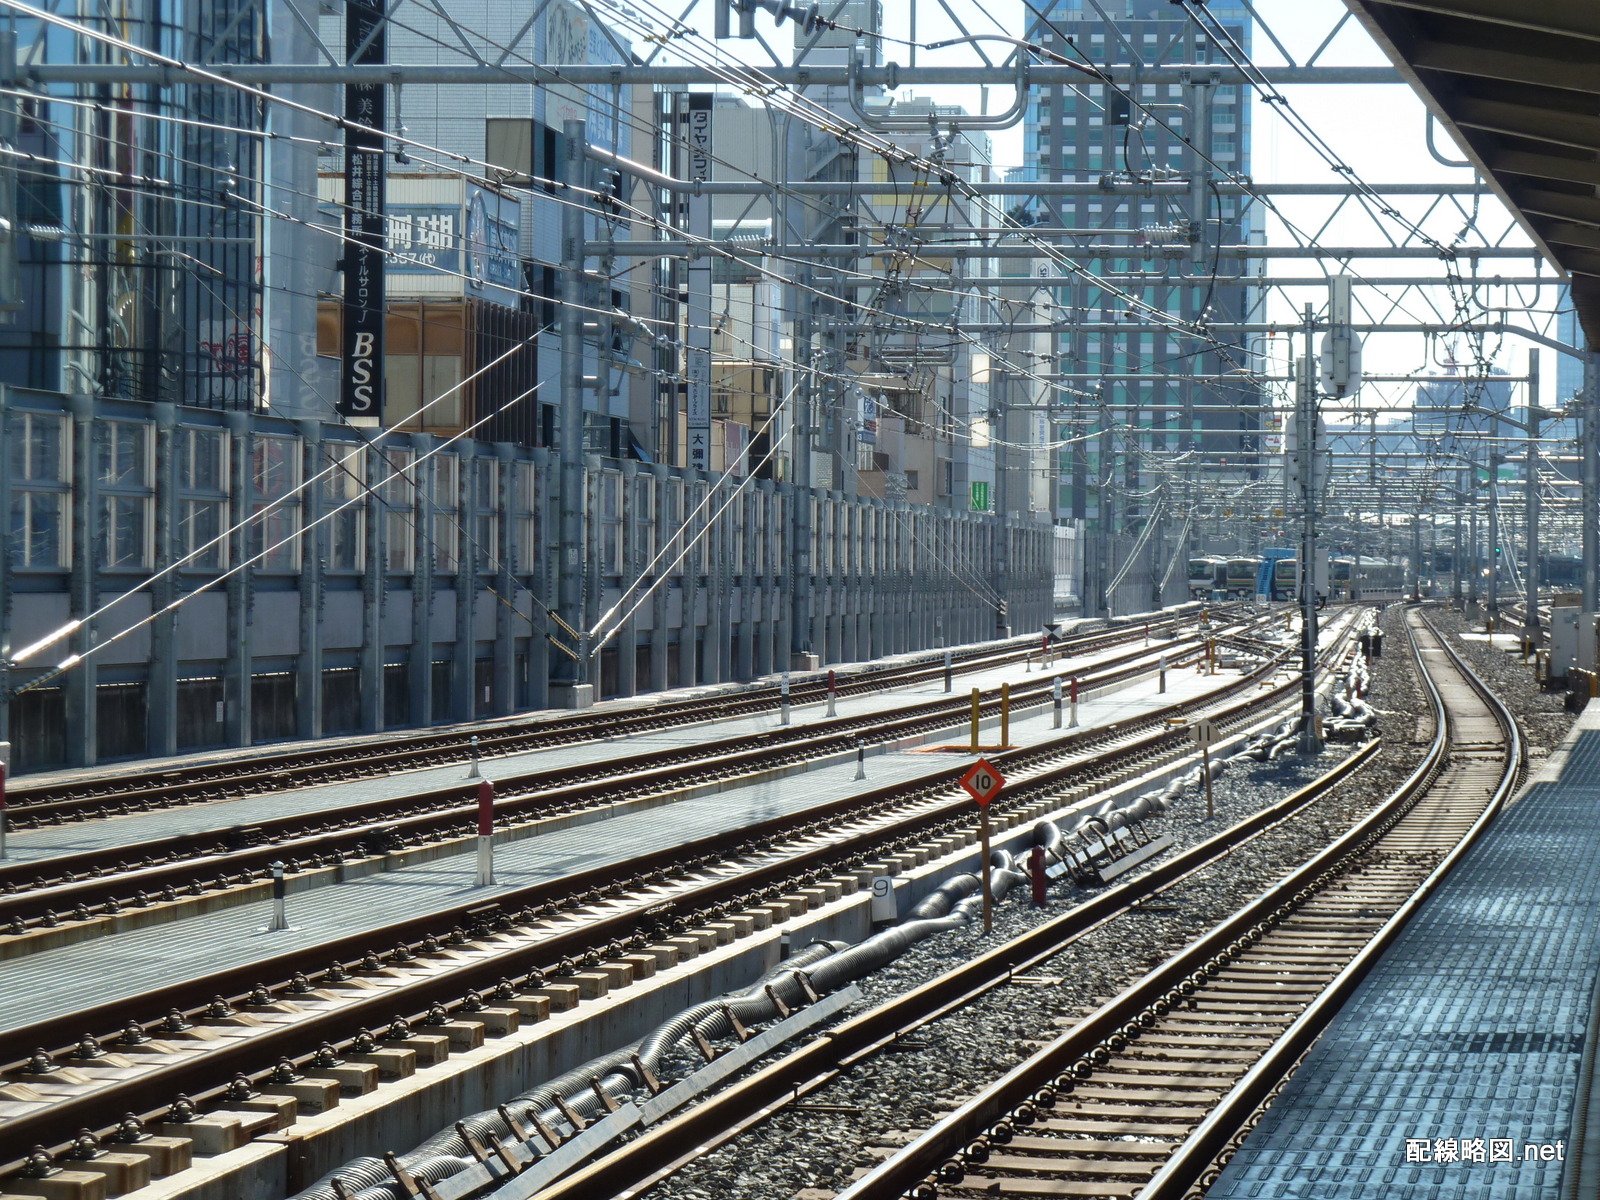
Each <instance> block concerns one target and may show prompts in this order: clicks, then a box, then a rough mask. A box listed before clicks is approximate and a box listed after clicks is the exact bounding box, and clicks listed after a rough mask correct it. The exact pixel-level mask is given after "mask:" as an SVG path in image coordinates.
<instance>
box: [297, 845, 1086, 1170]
mask: <svg viewBox="0 0 1600 1200" xmlns="http://www.w3.org/2000/svg"><path fill="white" fill-rule="evenodd" d="M1034 838H1035V842H1036V844H1040V845H1044V846H1045V847H1046V850H1047V851H1048V852H1050V853H1051V854H1052V856H1053V857H1054V858H1055V859H1056V860H1057V861H1061V860H1062V859H1063V858H1064V857H1065V856H1064V853H1063V850H1064V845H1063V839H1062V836H1061V831H1060V830H1059V829H1058V828H1057V827H1056V826H1055V825H1054V824H1053V823H1050V822H1041V827H1040V828H1036V829H1035V831H1034ZM989 871H990V886H991V889H992V892H993V895H994V898H995V900H996V901H999V900H1002V899H1004V898H1005V896H1006V895H1007V894H1009V892H1010V891H1011V890H1012V888H1014V887H1016V886H1017V885H1018V884H1020V883H1023V882H1025V881H1026V876H1025V875H1024V874H1023V873H1021V872H1020V871H1018V870H1017V869H1016V865H1015V860H1014V859H1013V858H1012V856H1011V854H1010V853H1009V852H1007V851H1005V850H996V851H994V853H993V854H991V856H990V861H989ZM979 890H980V884H979V880H978V877H977V876H976V875H972V874H963V875H958V876H956V877H955V878H953V879H950V880H947V881H946V882H945V883H944V884H942V885H941V886H940V887H939V888H937V889H935V891H934V892H932V893H931V894H930V895H928V896H927V897H925V898H924V899H923V900H922V901H920V902H919V903H918V904H917V905H916V906H915V907H914V908H913V909H912V912H911V917H910V919H908V920H907V921H906V922H905V923H904V924H901V925H897V926H895V927H894V928H892V929H886V930H884V931H882V932H881V933H878V934H875V935H873V936H872V937H870V938H868V939H866V940H865V941H863V942H860V943H858V944H857V945H855V946H844V945H843V944H841V943H838V942H813V943H811V944H810V945H808V946H807V947H805V948H804V949H803V950H801V951H800V952H799V953H798V954H796V955H794V956H792V957H790V958H789V959H786V960H785V961H784V962H782V963H780V964H779V965H778V966H777V967H775V968H773V969H772V970H770V971H768V972H767V973H766V974H764V975H762V976H761V977H760V978H759V979H758V980H756V982H755V983H754V984H752V985H751V986H750V987H749V988H747V989H746V990H745V991H743V992H741V993H736V994H734V995H732V996H728V997H725V998H723V999H721V1000H712V1001H706V1002H705V1003H702V1004H697V1005H695V1006H693V1007H692V1008H689V1009H686V1010H684V1011H683V1012H681V1013H678V1014H677V1015H675V1016H674V1017H672V1018H671V1019H670V1020H668V1021H666V1022H664V1023H663V1024H662V1025H660V1026H658V1027H657V1028H656V1029H654V1030H652V1031H651V1032H650V1033H649V1034H647V1035H646V1036H645V1037H644V1038H642V1039H641V1040H640V1041H639V1042H638V1043H636V1044H635V1045H633V1046H630V1047H627V1048H626V1049H622V1050H616V1051H613V1052H611V1053H609V1054H605V1055H601V1056H600V1057H598V1058H595V1059H591V1060H590V1061H589V1062H586V1063H584V1064H582V1065H581V1066H578V1067H574V1068H573V1069H572V1070H570V1071H567V1072H565V1073H564V1074H562V1075H559V1076H557V1077H556V1078H555V1079H552V1080H549V1081H548V1082H546V1083H543V1084H541V1085H540V1086H539V1087H537V1088H533V1089H531V1090H530V1091H527V1092H524V1093H522V1094H520V1095H518V1096H516V1097H514V1098H513V1099H512V1100H510V1101H508V1102H507V1103H506V1104H505V1106H504V1107H505V1109H506V1111H507V1112H508V1113H510V1114H511V1115H512V1116H513V1117H515V1118H516V1119H517V1120H519V1121H522V1122H525V1123H526V1124H533V1118H534V1116H535V1114H537V1115H538V1117H539V1118H540V1119H541V1120H543V1121H544V1122H545V1123H546V1124H549V1125H552V1126H556V1125H559V1124H561V1123H563V1122H564V1121H565V1116H564V1115H563V1114H562V1112H561V1110H560V1109H559V1108H557V1107H556V1104H555V1101H556V1099H557V1098H558V1097H559V1098H560V1099H561V1100H562V1101H563V1103H564V1104H565V1105H566V1107H567V1108H569V1109H570V1110H572V1111H573V1112H575V1113H577V1114H578V1115H579V1116H580V1117H583V1118H585V1119H587V1118H590V1117H595V1116H600V1115H603V1114H602V1113H601V1112H600V1110H601V1108H602V1107H603V1105H602V1102H601V1100H600V1098H599V1096H598V1095H596V1092H595V1087H596V1085H597V1084H598V1087H599V1088H600V1090H601V1091H603V1092H605V1093H606V1094H607V1095H609V1096H611V1097H612V1098H613V1099H615V1100H619V1101H620V1100H625V1099H627V1098H629V1097H630V1096H631V1095H632V1094H633V1093H634V1092H636V1091H637V1090H638V1089H640V1088H642V1087H643V1086H644V1080H643V1079H642V1078H641V1077H640V1074H639V1072H638V1070H637V1068H636V1067H635V1066H634V1059H635V1058H636V1057H637V1059H638V1061H639V1062H640V1063H642V1064H643V1065H644V1066H645V1067H647V1068H648V1069H650V1070H651V1071H654V1070H655V1069H656V1067H657V1066H658V1065H659V1064H660V1063H661V1061H662V1059H663V1058H664V1057H665V1056H666V1055H667V1054H668V1053H669V1052H670V1051H671V1050H672V1049H674V1048H675V1047H677V1046H678V1045H679V1044H681V1043H682V1042H683V1041H684V1040H686V1039H687V1038H689V1037H690V1036H691V1035H692V1034H693V1033H694V1032H696V1031H698V1032H699V1033H700V1034H701V1035H702V1036H704V1037H706V1038H707V1039H711V1038H716V1037H723V1036H726V1035H727V1034H729V1033H730V1032H731V1031H732V1021H731V1019H730V1017H733V1018H737V1019H738V1020H739V1021H740V1022H741V1023H745V1022H757V1021H767V1020H772V1019H774V1018H776V1017H778V1016H779V1010H778V1006H777V1004H775V1003H774V1001H773V995H776V996H777V997H778V998H779V999H780V1000H782V1001H783V1002H784V1003H785V1004H794V1005H799V1004H801V1003H803V1001H804V997H805V991H804V988H803V987H802V985H801V983H800V981H799V979H798V974H799V973H800V972H804V973H805V974H806V976H807V979H808V980H809V982H810V984H811V986H812V988H813V989H814V990H816V991H818V992H832V991H837V990H838V989H839V988H841V987H844V986H846V985H847V984H849V983H852V982H854V981H855V980H856V979H859V978H861V977H862V976H864V975H867V974H869V973H870V972H872V971H875V970H878V969H879V968H881V967H883V966H885V965H887V964H888V963H890V962H892V961H893V960H894V959H896V958H898V957H899V956H900V955H901V954H903V953H905V951H906V950H908V949H910V948H911V947H912V946H914V945H916V944H917V943H918V942H921V941H924V940H926V939H927V938H929V937H932V936H933V935H935V934H937V933H943V932H947V931H950V930H954V929H959V928H962V927H964V926H966V925H970V924H972V923H973V922H974V921H976V920H977V919H978V914H979V912H980V906H981V903H982V900H981V897H979V896H978V894H977V893H978V892H979ZM769 988H770V989H771V993H772V994H771V995H769V993H768V989H769ZM461 1127H462V1128H463V1129H465V1130H467V1131H468V1132H470V1133H471V1134H472V1136H473V1137H475V1138H477V1139H478V1140H479V1141H480V1142H481V1141H484V1140H486V1139H488V1138H497V1139H503V1138H505V1137H507V1136H509V1135H510V1134H511V1133H512V1130H511V1129H510V1127H509V1125H508V1124H507V1122H506V1120H505V1118H504V1117H503V1116H501V1114H500V1112H499V1110H498V1109H496V1110H494V1111H491V1112H481V1113H475V1114H473V1115H472V1116H469V1117H466V1118H464V1119H463V1120H462V1121H461ZM397 1161H398V1162H399V1163H400V1164H401V1165H402V1166H404V1167H405V1169H406V1170H407V1171H409V1172H410V1173H411V1174H412V1175H414V1176H419V1177H426V1179H427V1181H428V1182H429V1183H437V1182H439V1181H440V1180H442V1179H446V1178H449V1177H450V1176H452V1175H454V1174H456V1173H458V1172H460V1171H464V1170H466V1169H468V1168H469V1167H471V1166H472V1165H473V1164H474V1163H475V1162H476V1159H475V1158H473V1157H472V1155H471V1151H470V1149H469V1147H468V1146H467V1143H466V1141H465V1139H464V1138H463V1137H462V1136H461V1134H460V1133H459V1132H457V1130H455V1129H454V1128H452V1129H449V1130H445V1131H441V1132H440V1133H438V1134H435V1135H434V1136H433V1137H431V1138H429V1139H428V1140H427V1141H426V1142H424V1143H422V1145H420V1146H418V1147H416V1148H415V1149H414V1150H412V1151H411V1152H410V1153H408V1154H405V1155H402V1156H400V1157H399V1158H398V1159H397ZM335 1178H337V1179H338V1180H339V1181H340V1183H341V1184H342V1185H343V1187H344V1190H345V1191H346V1193H348V1194H349V1195H350V1196H351V1197H352V1200H405V1190H404V1188H402V1187H401V1185H400V1184H399V1183H398V1182H396V1181H395V1180H394V1177H393V1175H392V1173H391V1172H390V1170H389V1167H388V1164H387V1163H385V1162H384V1161H383V1160H382V1159H377V1158H359V1159H355V1160H353V1161H352V1162H349V1163H346V1164H345V1165H344V1166H342V1167H340V1168H339V1169H338V1170H336V1171H333V1172H331V1173H329V1174H328V1175H325V1176H323V1178H321V1179H319V1180H318V1181H317V1182H316V1183H314V1184H312V1185H311V1186H310V1187H309V1188H306V1189H305V1190H304V1191H302V1192H300V1193H299V1194H298V1195H297V1197H296V1198H295V1200H338V1196H337V1193H336V1192H335V1191H334V1190H333V1180H334V1179H335Z"/></svg>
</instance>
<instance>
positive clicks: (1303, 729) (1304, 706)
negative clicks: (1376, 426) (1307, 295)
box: [1295, 304, 1322, 754]
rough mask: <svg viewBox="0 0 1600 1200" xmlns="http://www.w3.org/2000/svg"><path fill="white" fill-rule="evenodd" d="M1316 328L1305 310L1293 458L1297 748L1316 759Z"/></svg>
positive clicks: (1306, 307)
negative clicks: (1297, 508)
mask: <svg viewBox="0 0 1600 1200" xmlns="http://www.w3.org/2000/svg"><path fill="white" fill-rule="evenodd" d="M1315 327H1316V320H1315V317H1314V316H1313V315H1312V311H1311V306H1310V305H1309V304H1308V305H1306V306H1305V315H1304V317H1303V324H1302V329H1303V333H1304V337H1305V351H1304V353H1303V354H1302V356H1301V360H1300V371H1299V377H1298V378H1297V379H1296V380H1295V459H1296V466H1297V468H1298V473H1299V479H1298V482H1299V484H1300V505H1301V523H1300V749H1301V751H1302V752H1303V753H1305V754H1315V753H1317V752H1318V751H1319V750H1321V749H1322V743H1321V741H1320V739H1319V738H1318V737H1317V691H1316V671H1317V592H1316V570H1315V568H1314V567H1313V565H1312V564H1313V563H1315V562H1316V555H1317V495H1316V474H1317V467H1316V462H1317V400H1316V381H1317V377H1316V369H1317V368H1316V359H1315V358H1313V356H1312V345H1311V335H1312V332H1313V330H1314V329H1315Z"/></svg>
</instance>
